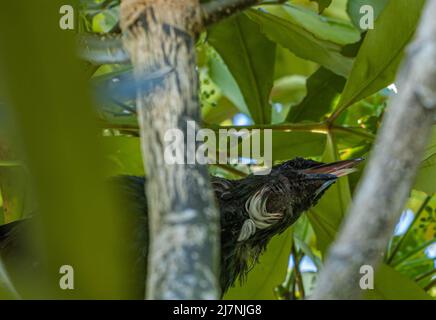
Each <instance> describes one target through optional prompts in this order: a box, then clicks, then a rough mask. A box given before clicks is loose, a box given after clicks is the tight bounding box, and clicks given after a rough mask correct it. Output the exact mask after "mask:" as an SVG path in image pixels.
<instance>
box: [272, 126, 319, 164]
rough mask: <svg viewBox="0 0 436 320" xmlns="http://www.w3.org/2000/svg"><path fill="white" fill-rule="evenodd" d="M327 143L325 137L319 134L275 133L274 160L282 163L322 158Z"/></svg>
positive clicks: (273, 141)
mask: <svg viewBox="0 0 436 320" xmlns="http://www.w3.org/2000/svg"><path fill="white" fill-rule="evenodd" d="M325 143H326V137H325V135H323V134H319V133H312V132H273V140H272V152H273V159H274V161H282V160H289V159H292V158H295V157H316V156H320V155H322V152H323V150H324V147H325Z"/></svg>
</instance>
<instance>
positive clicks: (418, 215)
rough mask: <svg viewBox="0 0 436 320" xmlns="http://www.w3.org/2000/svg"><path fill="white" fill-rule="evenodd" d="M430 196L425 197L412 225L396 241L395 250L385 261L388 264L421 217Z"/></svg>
mask: <svg viewBox="0 0 436 320" xmlns="http://www.w3.org/2000/svg"><path fill="white" fill-rule="evenodd" d="M431 198H432V196H427V197H426V198H425V200H424V201H423V203H422V205H421V207H420V208H419V209H418V211H417V212H416V215H415V217H414V219H413V221H412V223H411V224H410V226H409V228H408V229H407V231H406V233H404V235H403V236H402V237H401V239H400V241H398V243H397V245H396V246H395V248H394V249H393V250H392V253H391V254H390V256H389V259H388V261H387V263H388V264H390V263H392V260H393V259H394V258H395V255H396V254H397V252H398V250H399V249H400V248H401V246H402V245H403V242H404V240H405V239H406V238H407V236H408V235H409V233H410V230H412V227H413V225H414V224H415V222H416V221H418V219H419V217H420V216H421V213H422V212H423V211H424V209H425V207H427V204H428V203H429V202H430V200H431Z"/></svg>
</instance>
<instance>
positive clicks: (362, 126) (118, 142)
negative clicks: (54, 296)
mask: <svg viewBox="0 0 436 320" xmlns="http://www.w3.org/2000/svg"><path fill="white" fill-rule="evenodd" d="M269 2H271V1H269ZM423 3H424V1H423V0H414V1H410V0H395V1H394V0H390V1H389V0H383V1H382V0H349V1H346V0H332V1H330V0H325V1H324V0H316V1H310V0H294V1H287V2H285V3H283V4H281V5H278V4H274V5H271V4H269V5H264V6H260V7H259V8H256V9H250V10H248V11H246V12H245V13H243V14H240V15H237V16H235V17H232V18H230V19H227V20H224V21H222V22H221V23H219V24H217V25H215V26H212V27H210V29H209V30H207V32H205V33H204V34H203V35H202V36H201V37H200V39H199V40H198V44H197V53H198V73H199V77H200V83H201V87H200V91H199V97H200V100H201V104H202V109H201V114H202V120H203V125H204V126H206V127H207V126H214V128H217V127H220V126H226V127H229V126H230V127H235V128H237V127H238V126H240V125H251V126H252V127H258V128H270V129H272V130H273V146H272V147H273V158H274V161H275V162H281V161H284V160H288V159H290V158H293V157H296V156H303V157H311V158H313V159H316V160H322V161H335V160H339V159H349V158H355V157H368V156H369V155H370V152H371V149H372V145H373V142H374V138H375V136H376V134H377V131H378V129H379V127H380V124H381V121H382V119H383V115H384V113H385V111H386V105H387V100H388V99H389V97H390V96H392V95H394V94H395V91H396V90H397V88H396V87H395V86H390V85H391V84H392V83H393V82H394V81H395V76H396V73H397V69H398V66H399V64H400V62H401V59H402V57H403V55H404V50H405V48H406V46H407V45H408V43H409V42H410V40H411V38H412V36H413V34H414V31H415V28H416V25H417V22H418V20H419V17H420V13H421V10H422V5H423ZM81 4H82V6H81V15H80V18H79V25H80V31H81V32H94V33H106V32H118V30H117V29H118V13H119V3H118V1H116V0H106V1H104V0H100V1H97V0H94V1H93V0H87V1H81ZM365 4H368V5H372V6H374V9H375V13H376V19H377V20H376V23H375V29H374V30H368V31H366V30H360V28H359V21H360V17H361V13H360V7H361V6H362V5H365ZM47 45H48V44H47ZM51 50H55V49H54V48H52V49H51ZM95 69H96V71H95V70H94V69H92V70H93V71H95V72H93V73H92V77H91V79H90V84H91V87H92V88H95V87H96V85H99V84H103V85H104V86H105V87H106V89H107V94H108V96H109V97H110V99H103V100H102V99H96V100H95V103H94V109H95V111H96V112H95V114H96V115H97V118H98V120H99V124H100V125H101V133H102V136H103V138H102V149H103V155H104V158H103V160H102V161H104V163H105V167H106V168H108V170H106V171H105V174H106V175H117V174H133V175H141V174H143V169H142V162H141V161H142V160H141V155H140V147H139V138H138V125H137V119H136V110H135V96H134V95H131V94H130V93H129V92H121V94H117V95H114V94H113V93H114V92H119V91H117V90H118V89H117V88H119V87H121V86H120V85H121V84H123V83H125V82H126V81H129V80H128V79H129V78H131V68H130V67H129V66H127V67H126V66H121V65H102V66H96V67H95ZM0 80H2V77H0ZM55 90H56V89H55ZM398 90H401V88H398ZM95 96H96V97H97V94H96V95H95ZM36 99H37V98H36ZM0 103H1V101H0ZM77 103H79V101H77ZM82 107H83V106H82ZM80 110H81V109H80V108H79V109H78V110H75V111H74V112H79V111H80ZM48 119H50V118H48ZM75 119H76V118H75ZM70 120H71V121H72V119H70ZM79 122H80V121H79V119H77V125H79ZM54 129H56V130H64V128H57V127H56V128H54ZM50 134H52V135H57V134H58V133H57V132H56V131H55V130H54V131H53V132H51V133H50ZM398 138H399V139H401V137H398ZM0 141H1V140H0ZM0 146H1V144H0ZM87 148H88V149H89V146H88V147H87ZM88 149H87V150H88ZM77 150H80V149H77ZM78 152H79V151H78ZM4 154H5V153H1V149H0V190H1V191H2V193H1V195H2V198H3V199H2V202H0V222H1V221H3V222H8V221H12V220H16V219H19V218H21V217H23V216H25V215H28V214H29V213H31V211H32V209H29V208H33V205H32V202H31V201H30V203H27V202H26V201H28V200H27V199H28V193H30V192H28V189H29V187H28V186H27V185H28V183H27V182H26V183H22V181H23V180H21V179H24V181H27V180H26V179H27V178H28V177H27V174H24V176H25V177H24V178H19V177H20V176H23V172H27V171H26V170H25V169H23V168H22V167H20V168H21V169H17V168H16V165H17V164H18V163H17V162H11V161H16V160H17V159H10V158H8V157H7V156H4ZM2 155H3V156H2ZM62 159H63V158H62ZM52 160H53V159H52ZM53 161H54V160H53ZM50 163H51V162H50ZM59 165H65V166H69V168H71V165H72V164H71V163H68V162H67V163H65V164H59ZM256 169H257V168H256V166H255V165H249V166H243V165H237V166H220V167H215V166H211V167H210V171H211V173H213V174H217V175H220V176H224V177H227V178H239V177H240V176H241V175H244V174H247V173H249V172H251V171H252V170H256ZM363 169H364V168H362V170H360V171H359V172H356V173H354V174H352V175H350V176H349V177H347V178H341V179H340V180H339V182H338V183H336V184H335V185H334V186H333V187H332V188H330V190H328V192H327V193H326V194H325V195H324V197H323V198H322V200H321V201H320V203H319V204H318V205H317V206H316V207H315V208H313V209H312V210H311V211H310V212H308V213H307V214H306V215H304V216H303V217H302V218H301V219H300V220H299V221H298V222H297V223H296V224H295V225H294V226H293V227H292V228H291V229H290V230H288V231H287V232H285V233H283V234H282V235H280V236H277V237H276V238H274V239H273V241H272V242H271V243H270V244H269V246H268V248H267V250H266V252H265V254H264V255H262V256H261V258H260V263H259V264H258V265H257V266H256V267H255V268H254V269H253V270H252V271H251V272H250V273H249V275H248V279H247V281H246V282H245V283H244V284H242V285H240V284H238V285H236V287H235V288H232V289H231V290H230V291H229V292H228V293H227V295H226V296H225V298H229V299H255V298H259V299H260V298H266V299H274V298H278V299H301V298H304V297H307V296H308V295H310V293H311V292H312V290H313V288H314V286H316V278H317V273H318V271H319V269H320V268H322V263H323V260H324V258H325V256H326V252H327V250H328V248H329V245H330V244H331V243H332V241H333V240H334V239H335V235H336V234H337V232H338V229H339V227H340V225H341V223H342V221H343V219H344V217H345V215H346V212H347V208H348V205H349V203H350V201H351V199H352V195H353V193H354V191H355V188H356V186H357V184H358V182H359V179H360V177H361V173H362V171H363ZM3 172H7V175H12V178H10V179H8V178H7V176H4V175H3ZM5 181H14V183H13V184H6V185H5V183H4V182H5ZM435 181H436V129H434V131H433V136H432V140H431V142H430V143H429V146H428V148H427V150H426V153H425V156H424V158H423V159H422V166H421V170H420V172H419V175H418V178H417V180H416V184H415V186H414V190H413V191H412V192H411V195H410V199H409V201H408V203H407V205H406V207H405V211H404V214H403V216H402V219H401V221H399V224H398V226H397V229H396V231H395V233H394V234H393V235H392V239H391V241H390V243H389V246H388V247H387V248H386V254H385V258H384V263H383V265H382V266H381V267H380V268H379V270H378V272H377V275H376V281H375V290H373V291H370V292H369V293H368V294H366V295H365V296H366V297H367V298H369V299H375V298H382V299H398V298H399V299H424V298H429V297H431V296H432V297H436V289H435V285H434V284H435V277H436V276H435V274H436V272H435V258H436V253H435V251H436V248H435V246H436V245H435V229H436V199H435V198H434V197H433V195H434V193H435V191H436V184H435ZM23 185H24V187H25V191H23ZM84 190H85V189H84ZM9 208H13V209H9ZM23 208H24V209H23ZM9 210H12V211H13V212H11V213H9ZM368 214H371V213H370V212H368ZM98 232H99V230H96V234H97V233H98ZM290 257H291V259H289V258H290ZM288 262H289V263H288ZM0 274H1V269H0ZM0 283H1V279H0Z"/></svg>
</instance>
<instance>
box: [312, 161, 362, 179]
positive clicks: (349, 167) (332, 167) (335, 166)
mask: <svg viewBox="0 0 436 320" xmlns="http://www.w3.org/2000/svg"><path fill="white" fill-rule="evenodd" d="M363 160H365V159H363V158H357V159H352V160H343V161H338V162H332V163H326V164H322V165H319V166H316V167H312V168H309V169H305V170H303V172H304V173H306V174H331V175H334V176H336V177H343V176H346V175H348V174H350V173H352V172H355V171H356V170H357V169H356V167H357V166H358V165H359V164H360V163H361V162H362V161H363Z"/></svg>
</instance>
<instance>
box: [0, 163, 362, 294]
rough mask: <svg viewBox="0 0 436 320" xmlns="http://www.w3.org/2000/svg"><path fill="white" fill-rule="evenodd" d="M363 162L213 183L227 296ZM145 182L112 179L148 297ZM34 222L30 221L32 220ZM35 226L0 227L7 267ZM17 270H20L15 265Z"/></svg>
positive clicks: (284, 167) (289, 167)
mask: <svg viewBox="0 0 436 320" xmlns="http://www.w3.org/2000/svg"><path fill="white" fill-rule="evenodd" d="M361 161H362V159H354V160H345V161H339V162H335V163H330V164H325V163H321V162H317V161H313V160H307V159H303V158H295V159H293V160H289V161H286V162H283V163H281V164H279V165H276V166H274V167H273V168H272V170H271V172H270V173H269V174H268V175H253V174H250V175H249V176H247V177H246V178H243V179H239V180H229V179H224V178H220V177H211V182H212V186H213V189H214V191H215V196H216V199H217V203H218V206H219V209H220V214H221V274H220V285H221V289H222V292H223V293H224V292H226V291H227V290H228V289H229V288H230V287H231V286H232V285H233V284H234V283H235V281H236V279H238V278H240V279H241V280H243V279H244V278H245V277H246V275H247V273H248V271H249V270H250V269H251V268H252V266H254V264H255V263H256V262H257V261H258V258H259V256H260V254H261V253H262V252H263V251H264V250H265V248H266V246H267V244H268V242H269V240H271V238H272V237H273V236H275V235H277V234H280V233H282V232H283V231H285V230H286V229H287V228H289V227H290V226H291V225H292V224H294V223H295V221H296V220H297V219H298V218H299V217H300V216H301V214H302V213H303V212H305V211H307V210H308V209H309V208H311V207H312V206H314V205H315V204H316V203H317V202H318V200H319V199H320V198H321V196H322V195H323V194H324V192H325V191H326V190H327V189H328V188H329V187H330V186H331V185H332V184H333V183H335V182H336V180H337V179H338V178H339V177H341V176H345V175H347V174H349V173H351V172H353V171H355V170H356V169H355V167H356V166H357V165H358V164H359V163H360V162H361ZM144 183H145V178H144V177H135V176H118V177H114V178H111V184H113V185H114V186H115V187H116V188H117V191H118V193H119V194H121V196H122V198H123V200H124V201H125V204H126V205H128V207H129V209H130V210H131V211H132V212H134V213H135V215H136V216H137V217H138V221H137V223H136V227H135V228H136V230H135V232H134V234H135V236H134V237H135V241H134V242H135V244H134V245H133V247H134V248H133V249H132V250H134V254H135V256H137V257H138V260H137V261H138V263H137V265H136V266H135V267H134V268H132V269H134V270H136V272H135V276H134V277H133V278H134V279H135V282H136V283H140V284H141V288H140V289H139V290H138V292H141V293H143V292H144V287H143V284H144V283H145V272H144V270H146V258H147V253H148V219H147V199H146V194H145V191H144ZM29 220H31V219H29ZM28 223H30V221H25V222H20V221H19V222H14V223H10V224H7V225H3V226H0V254H1V255H2V259H3V261H4V262H5V264H6V266H8V264H9V262H10V261H14V262H15V263H16V262H17V257H18V256H19V251H20V250H22V248H23V246H22V245H20V241H19V240H18V239H20V238H22V237H20V234H22V233H24V232H25V230H26V228H25V227H24V226H25V225H26V224H28ZM15 265H16V264H15Z"/></svg>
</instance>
